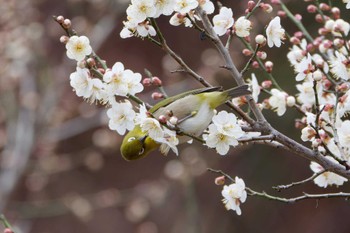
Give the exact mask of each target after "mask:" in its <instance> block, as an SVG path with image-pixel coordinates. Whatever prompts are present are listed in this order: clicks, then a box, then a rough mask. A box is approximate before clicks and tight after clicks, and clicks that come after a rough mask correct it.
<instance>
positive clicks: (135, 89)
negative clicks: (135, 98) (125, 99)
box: [123, 70, 143, 95]
mask: <svg viewBox="0 0 350 233" xmlns="http://www.w3.org/2000/svg"><path fill="white" fill-rule="evenodd" d="M123 75H124V77H125V79H126V84H127V87H128V94H130V95H135V94H136V93H140V92H141V91H143V85H142V84H141V79H142V76H141V74H139V73H134V72H132V71H131V70H125V71H124V74H123Z"/></svg>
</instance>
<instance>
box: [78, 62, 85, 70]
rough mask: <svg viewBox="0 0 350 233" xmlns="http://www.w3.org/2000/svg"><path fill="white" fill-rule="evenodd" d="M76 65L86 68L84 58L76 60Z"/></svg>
mask: <svg viewBox="0 0 350 233" xmlns="http://www.w3.org/2000/svg"><path fill="white" fill-rule="evenodd" d="M77 66H78V67H79V68H81V69H84V68H86V61H85V60H82V61H78V63H77Z"/></svg>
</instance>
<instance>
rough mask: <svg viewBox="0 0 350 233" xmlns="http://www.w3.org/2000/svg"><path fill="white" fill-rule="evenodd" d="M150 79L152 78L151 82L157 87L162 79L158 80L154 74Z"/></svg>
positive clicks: (160, 84)
mask: <svg viewBox="0 0 350 233" xmlns="http://www.w3.org/2000/svg"><path fill="white" fill-rule="evenodd" d="M151 80H152V84H154V85H156V86H158V87H160V86H162V80H160V78H158V77H156V76H154V77H152V79H151Z"/></svg>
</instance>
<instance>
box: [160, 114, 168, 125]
mask: <svg viewBox="0 0 350 233" xmlns="http://www.w3.org/2000/svg"><path fill="white" fill-rule="evenodd" d="M158 121H159V122H160V123H162V124H165V123H166V122H167V119H166V116H164V115H160V116H159V117H158Z"/></svg>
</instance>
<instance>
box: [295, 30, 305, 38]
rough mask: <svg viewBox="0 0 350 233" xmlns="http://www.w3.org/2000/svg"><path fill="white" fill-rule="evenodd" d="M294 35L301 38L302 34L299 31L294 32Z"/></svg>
mask: <svg viewBox="0 0 350 233" xmlns="http://www.w3.org/2000/svg"><path fill="white" fill-rule="evenodd" d="M294 36H295V37H296V38H298V39H299V40H300V39H302V38H303V36H304V34H303V33H302V32H301V31H297V32H294Z"/></svg>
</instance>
